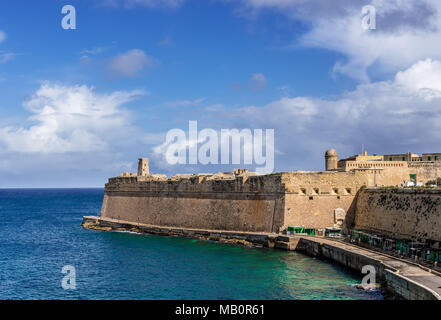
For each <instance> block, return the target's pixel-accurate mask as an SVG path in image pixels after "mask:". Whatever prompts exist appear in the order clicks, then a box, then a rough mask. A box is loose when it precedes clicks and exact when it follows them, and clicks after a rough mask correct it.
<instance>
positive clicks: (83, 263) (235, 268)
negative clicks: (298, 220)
mask: <svg viewBox="0 0 441 320" xmlns="http://www.w3.org/2000/svg"><path fill="white" fill-rule="evenodd" d="M102 197H103V190H102V189H76V190H75V189H56V190H0V218H1V221H0V299H382V296H381V294H380V293H378V292H365V291H360V290H357V289H356V288H354V287H352V286H351V285H353V284H356V283H360V279H361V275H356V274H353V273H348V271H347V270H343V269H341V268H340V267H339V266H336V265H333V264H329V263H325V262H323V261H320V260H316V259H313V258H310V257H308V256H304V255H302V254H299V253H295V252H284V251H276V250H269V249H256V248H247V247H241V246H235V245H230V244H220V243H213V242H206V241H199V240H194V239H183V238H170V237H160V236H152V235H137V234H130V233H116V232H98V231H90V230H84V229H82V228H81V222H82V217H83V216H84V215H96V214H97V213H98V212H99V210H100V207H101V201H102ZM65 265H72V266H74V267H75V269H76V289H75V290H64V289H62V287H61V280H62V278H63V277H64V274H62V273H61V269H62V267H63V266H65Z"/></svg>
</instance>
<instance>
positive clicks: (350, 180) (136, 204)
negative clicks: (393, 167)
mask: <svg viewBox="0 0 441 320" xmlns="http://www.w3.org/2000/svg"><path fill="white" fill-rule="evenodd" d="M371 180H372V175H371V174H369V172H367V171H352V172H302V171H294V172H283V173H277V174H271V175H265V176H259V175H236V176H235V175H232V174H230V175H228V174H227V175H225V176H219V175H208V174H207V175H204V174H199V175H180V176H178V177H172V178H171V179H167V178H166V177H165V176H161V175H149V176H136V175H135V176H125V177H117V178H111V179H109V183H107V184H106V188H105V196H104V201H103V207H102V211H101V216H102V217H104V218H112V219H118V220H124V221H130V222H135V223H144V224H151V225H158V226H169V227H173V226H174V227H184V228H200V229H215V230H233V231H253V232H280V231H281V230H284V229H285V228H286V227H288V226H299V225H303V226H306V227H312V228H325V227H332V226H334V225H336V224H338V217H337V216H336V211H338V212H340V213H339V214H340V215H341V212H343V220H344V219H345V217H348V218H347V219H350V217H353V212H354V206H355V201H354V200H355V199H356V196H357V192H358V190H359V189H360V187H361V186H363V185H367V186H368V185H371V184H372V181H371ZM340 218H341V217H340Z"/></svg>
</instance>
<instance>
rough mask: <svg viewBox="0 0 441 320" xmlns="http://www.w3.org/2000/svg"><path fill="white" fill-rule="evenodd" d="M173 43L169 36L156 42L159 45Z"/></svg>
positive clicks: (166, 45) (167, 45) (171, 44)
mask: <svg viewBox="0 0 441 320" xmlns="http://www.w3.org/2000/svg"><path fill="white" fill-rule="evenodd" d="M174 45H175V44H174V42H173V40H172V39H171V38H170V37H165V38H164V39H162V40H161V41H159V42H158V46H160V47H172V46H174Z"/></svg>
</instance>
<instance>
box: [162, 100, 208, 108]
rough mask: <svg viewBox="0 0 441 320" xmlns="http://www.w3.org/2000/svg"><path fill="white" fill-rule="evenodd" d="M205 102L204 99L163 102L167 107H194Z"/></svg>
mask: <svg viewBox="0 0 441 320" xmlns="http://www.w3.org/2000/svg"><path fill="white" fill-rule="evenodd" d="M204 101H205V98H199V99H194V100H176V101H167V102H164V105H165V106H167V107H195V106H198V105H200V104H201V103H202V102H204Z"/></svg>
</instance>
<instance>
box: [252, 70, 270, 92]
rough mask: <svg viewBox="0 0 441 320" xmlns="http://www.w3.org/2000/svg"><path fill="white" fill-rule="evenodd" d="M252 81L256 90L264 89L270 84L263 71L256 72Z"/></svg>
mask: <svg viewBox="0 0 441 320" xmlns="http://www.w3.org/2000/svg"><path fill="white" fill-rule="evenodd" d="M250 83H251V86H252V87H253V89H254V90H263V89H265V88H266V86H267V85H268V80H267V79H266V77H265V75H264V74H263V73H255V74H253V75H252V76H251V78H250Z"/></svg>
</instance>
